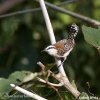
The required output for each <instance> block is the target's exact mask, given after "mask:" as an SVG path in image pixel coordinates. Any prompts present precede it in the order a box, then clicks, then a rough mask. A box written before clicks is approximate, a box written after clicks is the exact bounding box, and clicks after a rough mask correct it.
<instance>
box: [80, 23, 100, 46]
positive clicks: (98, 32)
mask: <svg viewBox="0 0 100 100" xmlns="http://www.w3.org/2000/svg"><path fill="white" fill-rule="evenodd" d="M82 31H83V34H84V38H85V40H86V41H87V42H88V43H89V44H91V45H93V46H94V47H96V48H100V26H99V27H98V29H95V28H91V27H87V26H84V25H83V26H82Z"/></svg>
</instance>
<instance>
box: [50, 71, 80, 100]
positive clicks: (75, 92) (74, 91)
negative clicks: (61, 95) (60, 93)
mask: <svg viewBox="0 0 100 100" xmlns="http://www.w3.org/2000/svg"><path fill="white" fill-rule="evenodd" d="M52 76H53V77H54V78H56V79H57V80H58V81H59V82H60V83H62V84H64V87H65V88H66V89H67V90H68V91H69V92H70V93H71V94H72V95H73V96H74V97H75V98H76V99H77V98H78V97H79V95H80V92H79V91H78V90H77V89H76V88H74V87H73V86H72V84H71V83H70V82H69V81H68V79H67V78H66V77H63V76H62V75H61V74H60V73H59V74H57V75H55V74H54V73H52Z"/></svg>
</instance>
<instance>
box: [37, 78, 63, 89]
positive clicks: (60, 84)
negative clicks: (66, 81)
mask: <svg viewBox="0 0 100 100" xmlns="http://www.w3.org/2000/svg"><path fill="white" fill-rule="evenodd" d="M37 80H38V81H40V82H42V83H47V84H48V85H52V86H56V87H61V86H63V84H62V83H58V84H55V83H51V82H48V81H45V80H43V79H41V78H39V77H37Z"/></svg>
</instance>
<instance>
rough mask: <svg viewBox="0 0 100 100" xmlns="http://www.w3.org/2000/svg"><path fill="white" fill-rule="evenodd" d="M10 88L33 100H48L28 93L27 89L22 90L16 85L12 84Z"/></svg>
mask: <svg viewBox="0 0 100 100" xmlns="http://www.w3.org/2000/svg"><path fill="white" fill-rule="evenodd" d="M10 86H11V87H12V88H14V89H15V90H17V91H19V92H21V93H23V94H25V95H27V96H29V97H31V98H33V99H36V100H47V99H45V98H43V97H41V96H39V95H37V94H33V93H32V92H30V91H27V90H25V89H23V88H21V87H19V86H16V85H15V84H10Z"/></svg>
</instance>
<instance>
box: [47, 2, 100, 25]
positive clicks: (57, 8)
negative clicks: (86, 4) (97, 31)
mask: <svg viewBox="0 0 100 100" xmlns="http://www.w3.org/2000/svg"><path fill="white" fill-rule="evenodd" d="M45 4H46V5H47V6H49V7H50V8H52V9H54V10H57V11H60V12H62V13H65V14H68V15H70V16H73V17H75V18H78V19H81V20H84V21H86V22H89V23H91V24H93V25H98V26H99V25H100V22H99V21H96V20H94V19H91V18H89V17H86V16H83V15H80V14H77V13H75V12H72V11H69V10H67V9H64V8H61V7H58V6H56V5H53V4H51V3H49V2H46V1H45Z"/></svg>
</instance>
